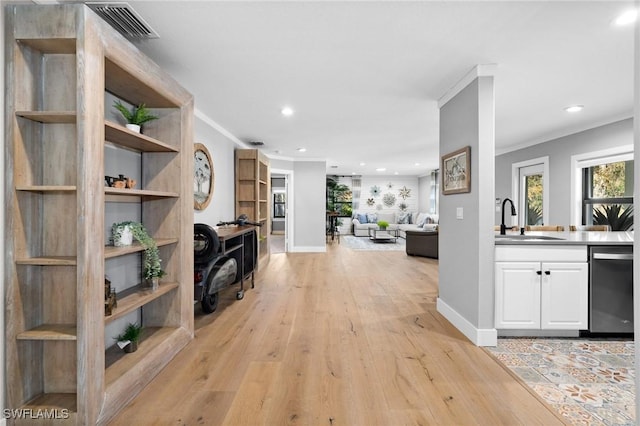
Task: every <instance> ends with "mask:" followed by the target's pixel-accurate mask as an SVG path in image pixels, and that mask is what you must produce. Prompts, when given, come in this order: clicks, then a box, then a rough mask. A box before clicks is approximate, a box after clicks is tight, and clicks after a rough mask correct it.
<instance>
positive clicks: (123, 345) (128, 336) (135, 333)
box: [115, 323, 142, 353]
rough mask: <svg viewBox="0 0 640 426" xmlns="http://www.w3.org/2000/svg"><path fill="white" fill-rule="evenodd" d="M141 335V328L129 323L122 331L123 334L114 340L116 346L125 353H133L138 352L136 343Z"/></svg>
mask: <svg viewBox="0 0 640 426" xmlns="http://www.w3.org/2000/svg"><path fill="white" fill-rule="evenodd" d="M141 335H142V326H141V325H138V324H133V323H129V325H127V327H126V328H125V329H124V332H123V333H122V334H120V335H118V337H116V338H115V339H116V340H117V341H118V346H119V347H120V349H123V350H124V351H125V352H126V353H131V352H135V351H137V350H138V342H139V341H140V336H141Z"/></svg>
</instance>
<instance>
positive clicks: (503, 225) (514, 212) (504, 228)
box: [500, 198, 516, 235]
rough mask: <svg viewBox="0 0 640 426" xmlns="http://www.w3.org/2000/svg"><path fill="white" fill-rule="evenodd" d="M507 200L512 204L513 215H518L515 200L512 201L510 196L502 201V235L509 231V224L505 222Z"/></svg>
mask: <svg viewBox="0 0 640 426" xmlns="http://www.w3.org/2000/svg"><path fill="white" fill-rule="evenodd" d="M507 201H508V202H509V204H511V216H515V215H516V208H515V207H514V205H513V201H511V200H510V199H509V198H505V199H504V201H503V202H502V223H501V224H500V235H505V234H506V231H507V226H506V225H505V224H504V205H505V204H506V203H507Z"/></svg>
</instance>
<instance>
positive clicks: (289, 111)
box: [280, 106, 293, 117]
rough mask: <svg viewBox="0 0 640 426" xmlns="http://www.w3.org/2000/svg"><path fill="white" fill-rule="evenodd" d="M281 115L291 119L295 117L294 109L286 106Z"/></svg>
mask: <svg viewBox="0 0 640 426" xmlns="http://www.w3.org/2000/svg"><path fill="white" fill-rule="evenodd" d="M280 113H281V114H282V115H284V116H285V117H291V116H292V115H293V109H291V107H288V106H286V107H284V108H282V109H281V110H280Z"/></svg>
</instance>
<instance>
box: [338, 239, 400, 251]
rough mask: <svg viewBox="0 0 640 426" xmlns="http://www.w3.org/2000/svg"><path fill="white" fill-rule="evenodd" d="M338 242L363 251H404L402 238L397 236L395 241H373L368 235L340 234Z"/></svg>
mask: <svg viewBox="0 0 640 426" xmlns="http://www.w3.org/2000/svg"><path fill="white" fill-rule="evenodd" d="M340 243H341V244H344V245H345V246H347V247H349V248H350V249H352V250H364V251H367V250H368V251H372V250H373V251H378V250H384V251H405V246H406V245H405V241H404V238H398V239H397V240H396V242H395V243H392V242H378V243H375V242H373V241H371V240H370V239H369V237H356V236H353V235H341V236H340Z"/></svg>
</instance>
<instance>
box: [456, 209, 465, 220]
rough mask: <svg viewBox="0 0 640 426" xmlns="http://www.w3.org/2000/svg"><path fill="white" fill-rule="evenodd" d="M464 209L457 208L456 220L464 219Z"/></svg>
mask: <svg viewBox="0 0 640 426" xmlns="http://www.w3.org/2000/svg"><path fill="white" fill-rule="evenodd" d="M463 216H464V215H463V209H462V207H457V208H456V219H462V218H463Z"/></svg>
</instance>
